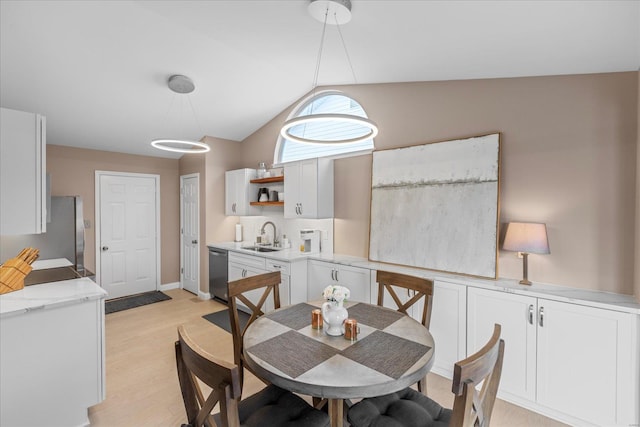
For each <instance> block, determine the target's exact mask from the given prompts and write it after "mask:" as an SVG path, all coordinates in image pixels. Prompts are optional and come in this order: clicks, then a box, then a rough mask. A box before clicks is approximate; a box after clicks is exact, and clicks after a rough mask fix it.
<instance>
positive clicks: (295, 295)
mask: <svg viewBox="0 0 640 427" xmlns="http://www.w3.org/2000/svg"><path fill="white" fill-rule="evenodd" d="M266 268H267V270H268V271H279V272H280V275H281V277H282V283H281V284H280V304H281V305H282V306H285V305H286V304H298V303H301V302H305V301H307V262H306V260H305V261H304V262H299V261H298V262H286V261H281V260H277V259H269V258H267V259H266ZM285 301H286V302H285Z"/></svg>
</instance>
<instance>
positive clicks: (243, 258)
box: [229, 252, 265, 270]
mask: <svg viewBox="0 0 640 427" xmlns="http://www.w3.org/2000/svg"><path fill="white" fill-rule="evenodd" d="M229 262H236V263H238V264H244V265H246V266H250V267H255V268H260V269H262V270H264V269H265V260H264V258H262V257H257V256H252V255H245V254H239V253H237V252H229Z"/></svg>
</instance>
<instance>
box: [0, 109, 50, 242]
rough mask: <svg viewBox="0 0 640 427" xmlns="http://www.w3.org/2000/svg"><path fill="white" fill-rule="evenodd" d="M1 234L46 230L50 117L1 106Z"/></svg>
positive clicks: (41, 231)
mask: <svg viewBox="0 0 640 427" xmlns="http://www.w3.org/2000/svg"><path fill="white" fill-rule="evenodd" d="M0 194H1V195H2V203H0V235H15V234H39V233H44V232H46V231H47V230H46V224H47V203H46V119H45V117H44V116H41V115H39V114H33V113H27V112H24V111H16V110H10V109H8V108H2V109H0Z"/></svg>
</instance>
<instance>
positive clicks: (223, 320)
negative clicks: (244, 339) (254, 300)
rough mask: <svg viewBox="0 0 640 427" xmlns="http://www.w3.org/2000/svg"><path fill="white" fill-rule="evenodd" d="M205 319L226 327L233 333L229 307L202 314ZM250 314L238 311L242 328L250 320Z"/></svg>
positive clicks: (225, 328)
mask: <svg viewBox="0 0 640 427" xmlns="http://www.w3.org/2000/svg"><path fill="white" fill-rule="evenodd" d="M202 317H203V318H204V319H206V320H208V321H209V322H211V323H213V324H214V325H216V326H218V327H220V328H222V329H224V330H225V331H227V332H229V333H231V323H230V322H229V309H224V310H220V311H216V312H215V313H210V314H205V315H204V316H202ZM249 317H250V316H249V315H248V314H247V313H245V312H244V311H238V318H239V320H240V328H242V329H244V327H245V326H246V325H247V322H248V321H249Z"/></svg>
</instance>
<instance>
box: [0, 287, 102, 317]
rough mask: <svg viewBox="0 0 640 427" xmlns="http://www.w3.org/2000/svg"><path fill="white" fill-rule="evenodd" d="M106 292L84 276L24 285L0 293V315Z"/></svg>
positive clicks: (75, 300)
mask: <svg viewBox="0 0 640 427" xmlns="http://www.w3.org/2000/svg"><path fill="white" fill-rule="evenodd" d="M106 296H107V292H106V291H105V290H104V289H102V288H101V287H100V286H98V285H97V284H96V283H95V282H94V281H93V280H91V279H88V278H86V277H82V278H80V279H72V280H63V281H60V282H52V283H42V284H40V285H32V286H26V287H24V289H21V290H19V291H14V292H9V293H6V294H3V295H0V317H8V316H14V315H19V314H23V313H27V312H29V311H33V310H39V309H48V308H52V307H58V306H62V305H67V304H75V303H79V302H83V301H88V300H96V299H104V298H105V297H106Z"/></svg>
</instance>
